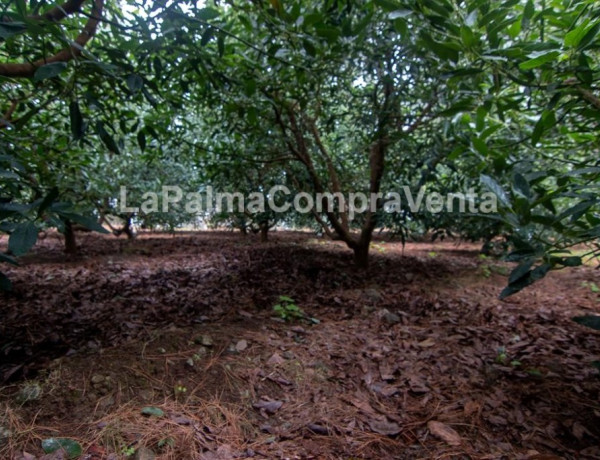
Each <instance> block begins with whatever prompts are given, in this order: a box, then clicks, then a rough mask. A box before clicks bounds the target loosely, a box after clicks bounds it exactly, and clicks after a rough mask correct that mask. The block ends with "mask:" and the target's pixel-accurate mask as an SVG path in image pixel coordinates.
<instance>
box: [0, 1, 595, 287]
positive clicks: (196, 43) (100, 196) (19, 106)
mask: <svg viewBox="0 0 600 460" xmlns="http://www.w3.org/2000/svg"><path fill="white" fill-rule="evenodd" d="M80 3H81V10H80V11H79V10H77V9H70V8H67V9H64V8H63V10H61V9H60V7H58V8H56V7H54V6H53V5H50V3H49V2H46V1H41V2H32V3H31V4H27V2H9V4H8V5H7V6H6V7H5V8H4V11H3V13H2V14H3V16H2V19H1V22H0V40H2V42H1V43H0V46H1V48H0V55H1V57H2V61H3V63H2V64H0V88H2V94H3V100H1V101H0V106H1V107H2V111H3V117H2V119H1V120H0V149H1V150H0V155H2V156H1V157H0V198H1V199H2V201H1V202H0V230H1V231H3V232H8V233H10V234H11V237H10V240H11V242H10V243H9V249H10V250H11V252H12V253H13V254H14V255H20V254H23V253H25V252H26V251H27V250H28V249H29V248H30V247H31V246H32V245H33V244H34V243H35V235H36V229H38V228H45V227H49V226H53V227H57V228H58V229H59V230H60V229H63V227H64V225H65V221H73V222H79V223H82V224H83V225H86V226H89V227H93V228H96V229H99V228H98V226H97V220H98V219H101V218H104V217H106V216H107V215H113V216H117V217H120V218H122V219H123V220H124V221H127V222H129V221H130V220H133V221H135V222H136V223H138V224H140V225H142V226H147V227H160V228H167V229H169V230H173V229H175V228H177V227H179V226H184V225H190V224H192V225H196V224H198V222H199V221H201V220H205V221H210V222H212V223H213V224H217V225H222V224H225V225H231V226H234V227H238V228H240V229H242V230H243V231H247V230H250V231H261V232H264V236H265V237H266V232H268V229H269V228H270V227H272V226H274V225H276V224H279V225H282V226H286V227H307V226H312V227H317V228H319V229H321V231H323V232H324V233H326V234H327V235H328V236H330V237H331V238H335V239H340V240H342V241H344V242H345V243H346V244H347V245H348V247H349V248H350V249H352V250H353V251H354V254H355V261H356V263H357V264H358V265H361V266H365V267H366V266H367V264H368V253H369V248H370V242H371V239H372V235H373V232H374V231H375V229H376V228H380V229H389V230H392V231H393V232H396V233H398V234H399V235H400V236H401V237H402V239H403V241H404V240H406V239H407V238H409V237H411V236H413V235H419V234H420V235H423V234H427V233H432V234H433V235H434V236H435V237H444V236H446V235H458V236H461V237H465V238H468V239H472V240H480V239H482V240H483V241H484V243H486V244H489V242H491V241H493V240H494V239H497V238H502V239H503V241H504V242H505V246H506V251H507V252H509V254H508V255H507V260H510V261H513V262H515V263H517V266H516V268H515V269H514V270H513V271H512V273H511V274H510V275H509V278H508V286H507V287H506V289H505V290H504V291H503V292H502V297H506V296H508V295H511V294H514V293H516V292H518V291H519V290H521V289H523V288H524V287H526V286H528V285H530V284H532V283H533V282H535V281H537V280H539V279H541V278H542V277H544V276H545V275H546V274H547V273H548V272H549V271H550V270H552V269H557V268H564V267H572V266H577V265H580V264H581V263H582V256H581V255H574V254H573V253H571V252H569V251H570V250H571V248H573V246H576V245H581V244H587V245H589V247H590V249H589V254H587V255H588V256H591V257H597V256H598V255H600V246H599V245H598V238H599V237H600V233H599V232H600V230H599V229H600V214H599V198H598V190H597V187H598V183H599V179H600V162H599V161H598V159H597V158H598V155H597V153H598V139H597V135H596V133H597V130H598V122H599V120H600V116H599V115H598V114H599V113H600V99H599V97H598V95H597V90H598V85H597V82H598V69H599V68H600V66H599V64H600V62H599V61H600V55H599V53H598V49H599V46H600V38H599V31H600V23H599V20H600V13H599V12H598V10H597V8H594V4H593V2H591V1H589V0H575V1H572V2H561V1H558V0H543V1H541V0H540V1H538V0H510V1H500V0H492V1H486V2H481V1H471V0H469V1H465V2H458V1H453V0H417V1H415V2H407V1H402V0H385V1H381V0H352V1H347V2H341V1H338V0H322V1H312V0H311V1H301V0H285V1H271V2H264V1H257V2H236V1H233V0H229V1H227V2H218V1H213V2H206V4H200V3H198V2H192V1H187V0H184V1H180V2H171V3H165V2H163V1H158V0H150V1H146V2H143V5H141V4H140V3H139V2H137V1H135V0H107V1H106V2H104V4H103V2H99V1H98V0H96V1H92V0H87V1H86V0H82V1H81V2H80ZM88 11H93V12H94V14H89V13H87V14H86V12H88ZM84 36H85V37H86V38H85V39H84V38H83V37H84ZM92 36H93V37H94V38H93V40H90V38H91V37H92ZM73 43H75V44H73ZM182 184H184V185H187V186H188V188H189V189H190V190H191V191H203V190H206V189H207V187H208V186H214V187H215V188H218V189H221V190H223V189H226V190H231V189H235V190H236V191H240V192H242V193H246V194H247V193H252V192H263V193H264V192H265V191H266V190H269V188H270V187H271V186H272V185H273V184H282V185H286V186H287V187H288V188H289V189H291V190H293V191H294V192H308V193H310V194H313V195H314V194H316V193H330V194H336V193H341V194H345V195H346V196H347V194H348V193H349V192H359V191H362V192H366V193H375V194H377V193H381V198H380V199H378V200H376V206H375V209H373V210H372V211H367V212H365V213H363V214H359V215H357V216H354V219H353V218H352V216H351V213H350V212H349V211H350V210H349V208H348V207H347V206H343V205H341V204H340V203H339V202H336V200H334V199H325V200H324V202H323V203H322V204H324V209H323V210H320V211H314V212H308V213H306V214H302V213H292V212H288V213H285V214H275V213H272V212H268V211H264V212H263V211H254V212H253V211H249V210H244V211H241V212H239V213H235V214H233V215H223V214H219V213H212V212H202V213H199V214H190V213H187V212H185V211H184V210H182V209H181V208H176V207H174V208H173V209H172V212H170V213H169V214H165V213H152V214H149V213H138V214H136V215H132V214H130V213H121V212H120V211H119V209H117V206H116V205H117V202H118V196H119V190H120V186H121V185H125V186H127V187H128V189H129V190H130V195H129V196H130V198H131V199H132V200H135V201H138V202H139V201H140V200H142V197H143V194H144V193H145V192H146V191H148V190H149V189H150V190H156V189H160V188H161V187H162V185H182ZM404 186H405V187H407V188H408V190H410V191H411V192H412V193H413V195H416V194H417V193H418V192H419V191H420V190H422V189H423V190H426V191H427V192H430V193H431V192H438V193H442V194H447V193H453V192H456V191H461V192H464V191H466V190H468V189H473V190H474V191H475V192H476V193H482V192H484V191H491V192H493V193H494V194H495V196H496V197H497V198H498V203H499V209H498V212H497V213H495V214H493V215H491V216H490V215H482V214H478V213H473V212H470V211H469V212H461V213H457V212H449V211H445V212H442V213H432V212H429V211H427V210H418V211H415V210H411V209H409V207H407V206H406V205H405V203H403V205H402V206H401V208H400V209H397V210H396V211H397V212H394V213H388V212H386V210H385V207H384V201H385V200H384V199H383V197H385V196H386V194H387V193H389V192H396V191H398V189H399V188H401V187H404ZM67 203H68V204H67ZM83 216H88V217H83ZM89 216H91V217H89ZM0 261H2V262H8V263H14V262H15V261H14V259H13V258H11V257H10V256H9V255H1V256H0ZM8 283H9V282H8V280H7V279H6V277H4V275H1V274H0V286H3V287H7V286H8V285H9V284H8Z"/></svg>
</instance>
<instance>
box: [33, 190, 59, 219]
mask: <svg viewBox="0 0 600 460" xmlns="http://www.w3.org/2000/svg"><path fill="white" fill-rule="evenodd" d="M57 198H58V188H57V187H52V189H51V190H50V191H49V192H48V195H46V196H45V197H44V199H43V200H42V202H41V204H40V206H39V208H38V212H37V216H38V218H40V217H41V216H42V214H43V213H44V211H45V210H46V209H48V207H49V206H51V205H52V203H54V201H55V200H56V199H57Z"/></svg>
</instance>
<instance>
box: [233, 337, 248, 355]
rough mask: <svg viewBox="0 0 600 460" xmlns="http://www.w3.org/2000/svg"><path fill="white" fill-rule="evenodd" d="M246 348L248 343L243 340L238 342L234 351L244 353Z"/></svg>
mask: <svg viewBox="0 0 600 460" xmlns="http://www.w3.org/2000/svg"><path fill="white" fill-rule="evenodd" d="M246 348H248V342H247V341H246V340H244V339H242V340H240V341H239V342H238V343H236V344H235V349H236V350H237V351H240V352H241V351H244V350H245V349H246Z"/></svg>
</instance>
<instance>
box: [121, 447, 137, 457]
mask: <svg viewBox="0 0 600 460" xmlns="http://www.w3.org/2000/svg"><path fill="white" fill-rule="evenodd" d="M134 454H135V447H133V446H123V447H121V455H123V456H124V457H131V456H132V455H134Z"/></svg>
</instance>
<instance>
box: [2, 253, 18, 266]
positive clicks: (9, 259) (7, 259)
mask: <svg viewBox="0 0 600 460" xmlns="http://www.w3.org/2000/svg"><path fill="white" fill-rule="evenodd" d="M0 262H5V263H7V264H11V265H19V264H18V263H17V261H16V260H15V259H13V258H12V257H8V256H7V255H5V254H1V253H0Z"/></svg>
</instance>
